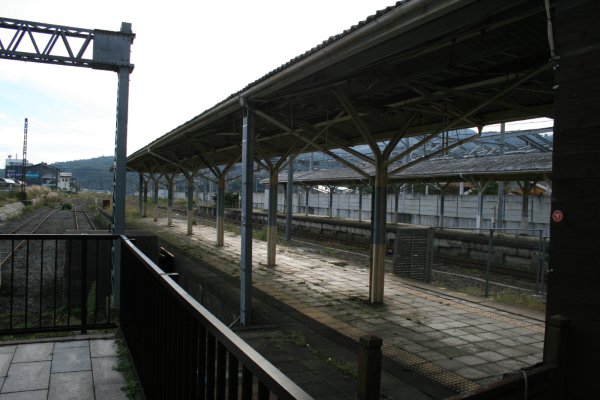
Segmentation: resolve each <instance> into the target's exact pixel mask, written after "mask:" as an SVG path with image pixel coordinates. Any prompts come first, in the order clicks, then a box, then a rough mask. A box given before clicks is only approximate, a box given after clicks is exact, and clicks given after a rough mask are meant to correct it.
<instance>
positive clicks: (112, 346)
mask: <svg viewBox="0 0 600 400" xmlns="http://www.w3.org/2000/svg"><path fill="white" fill-rule="evenodd" d="M90 352H91V354H92V357H116V356H117V344H116V342H115V340H114V339H105V340H91V341H90Z"/></svg>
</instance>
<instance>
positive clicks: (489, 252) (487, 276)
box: [484, 229, 494, 297]
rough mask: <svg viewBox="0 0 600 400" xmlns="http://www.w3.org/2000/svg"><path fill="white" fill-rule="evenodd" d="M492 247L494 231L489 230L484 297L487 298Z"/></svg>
mask: <svg viewBox="0 0 600 400" xmlns="http://www.w3.org/2000/svg"><path fill="white" fill-rule="evenodd" d="M493 246H494V229H490V239H489V241H488V254H487V262H486V266H485V293H484V296H485V297H488V296H489V294H490V274H491V270H492V247H493Z"/></svg>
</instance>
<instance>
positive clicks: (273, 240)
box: [267, 168, 278, 267]
mask: <svg viewBox="0 0 600 400" xmlns="http://www.w3.org/2000/svg"><path fill="white" fill-rule="evenodd" d="M277 173H278V170H277V169H276V168H269V205H268V217H267V267H274V266H275V258H276V252H277V189H278V185H277V180H278V174H277Z"/></svg>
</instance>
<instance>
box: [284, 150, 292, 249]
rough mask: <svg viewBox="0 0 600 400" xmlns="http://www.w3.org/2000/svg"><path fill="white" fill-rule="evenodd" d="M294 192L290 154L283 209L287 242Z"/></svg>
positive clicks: (290, 231)
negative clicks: (285, 198)
mask: <svg viewBox="0 0 600 400" xmlns="http://www.w3.org/2000/svg"><path fill="white" fill-rule="evenodd" d="M293 192H294V156H290V161H289V163H288V176H287V186H286V190H285V195H286V197H287V208H286V210H285V240H287V241H288V242H289V241H290V240H292V230H293V226H292V214H293V207H294V204H293V203H294V198H293V196H292V194H293Z"/></svg>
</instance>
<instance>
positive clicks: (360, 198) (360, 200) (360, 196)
mask: <svg viewBox="0 0 600 400" xmlns="http://www.w3.org/2000/svg"><path fill="white" fill-rule="evenodd" d="M364 189H365V187H364V186H363V185H358V220H359V221H362V209H363V191H364Z"/></svg>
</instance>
